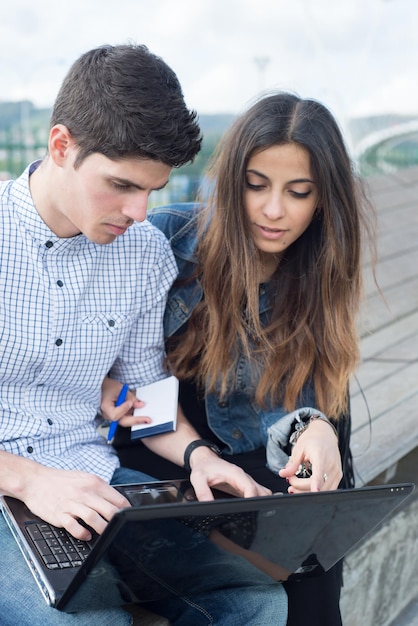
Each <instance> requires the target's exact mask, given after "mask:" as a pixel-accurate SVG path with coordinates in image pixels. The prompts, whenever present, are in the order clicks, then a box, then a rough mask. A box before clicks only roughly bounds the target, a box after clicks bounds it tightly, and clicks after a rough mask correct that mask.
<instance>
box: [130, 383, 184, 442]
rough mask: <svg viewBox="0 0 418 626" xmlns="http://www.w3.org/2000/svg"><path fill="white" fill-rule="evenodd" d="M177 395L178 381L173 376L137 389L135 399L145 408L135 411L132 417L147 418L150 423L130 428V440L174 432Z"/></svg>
mask: <svg viewBox="0 0 418 626" xmlns="http://www.w3.org/2000/svg"><path fill="white" fill-rule="evenodd" d="M178 395H179V381H178V380H177V378H176V377H175V376H169V377H168V378H163V379H162V380H157V382H155V383H151V384H150V385H144V386H143V387H138V389H137V390H136V397H137V398H138V399H139V400H142V401H143V402H145V406H144V407H142V408H141V409H135V410H134V415H144V416H148V417H150V418H151V419H152V422H150V423H149V424H135V426H132V428H131V439H141V438H143V437H151V436H152V435H161V434H162V433H168V432H171V431H173V430H176V424H177V406H178Z"/></svg>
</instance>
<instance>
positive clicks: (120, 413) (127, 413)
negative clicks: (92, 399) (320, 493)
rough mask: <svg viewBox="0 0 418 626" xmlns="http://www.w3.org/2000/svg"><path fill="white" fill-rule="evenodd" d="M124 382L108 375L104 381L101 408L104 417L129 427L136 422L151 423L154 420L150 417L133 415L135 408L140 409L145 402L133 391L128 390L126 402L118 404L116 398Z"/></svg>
mask: <svg viewBox="0 0 418 626" xmlns="http://www.w3.org/2000/svg"><path fill="white" fill-rule="evenodd" d="M121 388H122V384H121V383H120V382H119V381H117V380H113V379H112V378H108V377H106V378H105V379H104V381H103V383H102V400H101V403H100V409H101V412H102V415H103V417H104V419H106V420H108V421H110V422H112V421H117V422H118V423H119V425H120V426H124V427H125V428H128V427H129V426H134V424H149V423H150V422H151V421H152V420H151V418H150V417H145V416H140V415H135V416H134V415H133V411H134V409H140V408H142V407H143V406H144V402H141V400H138V398H137V397H136V396H135V394H134V393H132V391H129V392H128V395H127V398H126V400H125V402H123V403H122V404H121V405H120V406H115V405H116V400H117V397H118V395H119V391H120V390H121Z"/></svg>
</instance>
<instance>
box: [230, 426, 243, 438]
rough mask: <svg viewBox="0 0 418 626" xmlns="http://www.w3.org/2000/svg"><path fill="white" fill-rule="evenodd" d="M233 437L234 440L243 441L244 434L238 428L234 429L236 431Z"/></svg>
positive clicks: (233, 432)
mask: <svg viewBox="0 0 418 626" xmlns="http://www.w3.org/2000/svg"><path fill="white" fill-rule="evenodd" d="M232 437H233V438H234V439H242V432H241V431H240V430H238V428H234V430H233V431H232Z"/></svg>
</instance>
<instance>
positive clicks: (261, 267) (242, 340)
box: [102, 92, 373, 626]
mask: <svg viewBox="0 0 418 626" xmlns="http://www.w3.org/2000/svg"><path fill="white" fill-rule="evenodd" d="M208 189H210V194H209V197H208V199H207V201H205V203H200V204H176V205H171V206H167V207H162V208H157V209H154V210H152V211H151V212H150V213H149V220H150V221H151V222H152V223H153V224H155V225H156V226H157V227H158V228H159V229H161V230H162V231H163V232H164V233H165V234H166V236H167V238H168V239H169V241H170V243H171V247H172V250H173V252H174V255H175V257H176V260H177V264H178V268H179V276H178V279H177V280H176V282H175V284H174V285H173V287H172V289H171V292H170V294H169V300H168V304H167V308H166V314H165V335H166V347H167V354H168V360H169V365H170V368H171V370H172V372H173V373H174V374H175V375H176V376H177V377H178V378H179V380H180V404H181V406H182V408H183V411H184V413H185V415H186V416H187V418H188V419H189V420H190V422H191V423H192V424H193V425H194V426H195V428H196V430H197V431H198V433H199V434H200V436H201V437H202V438H204V439H205V440H207V443H208V445H212V444H216V446H218V447H219V448H220V449H221V451H222V454H223V456H224V457H225V458H227V459H229V460H231V461H232V462H233V463H235V464H237V465H240V466H241V467H242V468H244V469H245V470H246V471H247V472H248V473H249V474H251V475H252V476H253V478H255V479H256V480H257V481H258V482H260V483H261V484H263V485H265V486H266V487H269V488H270V489H272V490H273V491H283V490H284V489H286V488H288V490H289V491H290V492H291V493H294V492H299V491H306V490H320V489H335V488H337V487H338V486H340V487H349V486H353V485H354V480H353V473H352V466H351V455H350V450H349V434H350V416H349V395H348V387H349V382H350V377H351V376H352V374H353V372H354V371H355V369H356V366H357V363H358V358H359V345H358V336H357V330H356V314H357V312H358V308H359V303H360V298H361V290H362V289H361V288H362V280H361V267H362V234H363V233H364V234H367V233H368V234H372V230H373V210H372V207H371V206H370V203H369V202H368V201H367V199H366V197H365V195H364V193H363V192H362V189H361V185H360V181H359V180H358V179H357V176H356V174H355V171H354V168H353V166H352V163H351V161H350V158H349V156H348V154H347V150H346V147H345V145H344V141H343V138H342V135H341V133H340V130H339V128H338V125H337V123H336V121H335V119H334V118H333V116H332V115H331V113H330V112H329V111H328V110H327V108H326V107H324V106H323V105H322V104H321V103H319V102H316V101H314V100H304V99H301V98H299V97H297V96H296V95H293V94H289V93H282V92H280V93H274V94H271V95H268V96H265V97H263V98H262V99H260V100H259V101H258V102H256V103H255V104H254V105H253V106H252V107H251V108H249V110H248V111H246V112H245V113H244V114H242V115H241V116H240V117H238V119H237V120H236V122H235V123H234V124H233V126H232V127H231V129H230V130H229V131H228V132H227V133H226V135H225V137H224V139H223V141H222V142H221V143H220V145H219V147H218V150H217V152H216V154H215V155H214V158H213V161H212V164H211V167H210V169H209V174H208ZM119 387H120V385H116V383H113V384H112V383H109V385H105V386H104V396H103V404H102V408H103V411H104V413H105V414H106V415H107V416H111V417H112V416H113V417H115V413H114V409H113V408H112V407H113V403H114V400H115V396H116V395H117V391H118V388H119ZM130 406H132V402H131V404H130ZM127 407H129V405H127ZM127 407H125V410H126V408H127ZM302 408H308V410H307V411H298V410H300V409H302ZM318 411H319V412H320V413H319V415H320V419H316V418H315V417H314V418H313V419H312V417H311V416H312V415H315V414H318ZM299 415H301V416H302V418H304V419H302V423H301V424H299V423H297V422H298V421H299V417H298V416H299ZM289 416H290V417H289ZM325 416H326V417H325ZM119 417H120V416H119ZM327 418H329V420H331V421H328V420H327ZM282 424H286V428H285V431H286V429H287V432H288V435H289V436H290V435H291V433H292V432H293V431H294V430H295V428H298V427H299V426H302V428H301V430H300V431H299V432H298V435H297V437H296V439H297V442H296V445H295V446H294V448H293V452H291V450H290V448H288V449H285V450H284V451H285V452H287V453H290V452H291V460H290V461H289V462H288V463H287V465H286V467H284V469H282V470H280V476H279V475H278V474H277V471H274V472H273V471H271V469H273V468H271V469H269V468H268V467H267V466H266V446H267V447H269V446H270V447H271V444H272V441H271V439H272V433H274V432H275V429H276V428H277V427H278V426H279V428H280V427H281V425H282ZM333 425H335V428H334V426H333ZM335 434H337V437H338V439H337V437H336V436H335ZM118 437H119V440H118V441H117V442H116V445H117V447H118V452H119V455H120V457H121V459H122V460H123V464H124V465H125V466H130V467H134V468H135V469H139V470H141V471H146V472H147V473H148V474H151V475H153V476H156V477H159V478H174V477H180V476H181V470H179V468H177V467H175V466H171V465H169V464H167V462H165V461H164V460H162V459H161V458H160V457H157V456H156V455H153V454H152V452H151V451H150V450H148V449H147V448H146V447H144V446H143V445H141V444H138V443H135V444H134V445H133V446H132V445H129V444H128V443H127V434H126V433H125V435H124V433H123V429H119V435H118ZM273 444H274V442H273ZM138 446H141V449H140V450H139V449H138ZM273 456H274V451H273ZM270 457H271V455H270ZM189 461H190V463H192V461H193V454H192V455H191V457H190V459H189ZM270 467H271V464H270ZM301 467H302V469H305V470H306V469H308V470H310V471H307V472H305V473H304V474H301V472H300V470H301ZM341 468H342V470H343V473H342V472H341ZM274 469H275V470H276V469H277V468H274ZM309 474H311V476H310V477H309ZM301 476H304V477H301ZM342 476H343V478H342V480H341V477H342ZM286 481H287V483H286ZM307 523H309V521H308V520H307ZM341 570H342V565H341V564H339V565H338V566H336V567H335V568H333V569H332V570H331V571H330V572H328V573H327V574H325V575H323V576H321V577H318V578H312V579H310V580H309V581H307V582H303V583H297V582H296V583H286V589H287V592H288V596H289V618H288V624H289V625H296V624H297V625H301V624H302V623H305V622H306V621H308V622H309V623H310V624H311V625H312V624H314V625H317V626H337V625H338V624H341V617H340V612H339V594H340V587H341V582H342V581H341Z"/></svg>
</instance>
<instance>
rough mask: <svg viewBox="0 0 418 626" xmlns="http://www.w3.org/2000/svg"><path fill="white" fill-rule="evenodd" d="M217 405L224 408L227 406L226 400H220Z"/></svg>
mask: <svg viewBox="0 0 418 626" xmlns="http://www.w3.org/2000/svg"><path fill="white" fill-rule="evenodd" d="M218 406H219V407H220V408H221V409H224V408H225V407H227V406H228V402H226V401H225V400H222V402H218Z"/></svg>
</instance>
